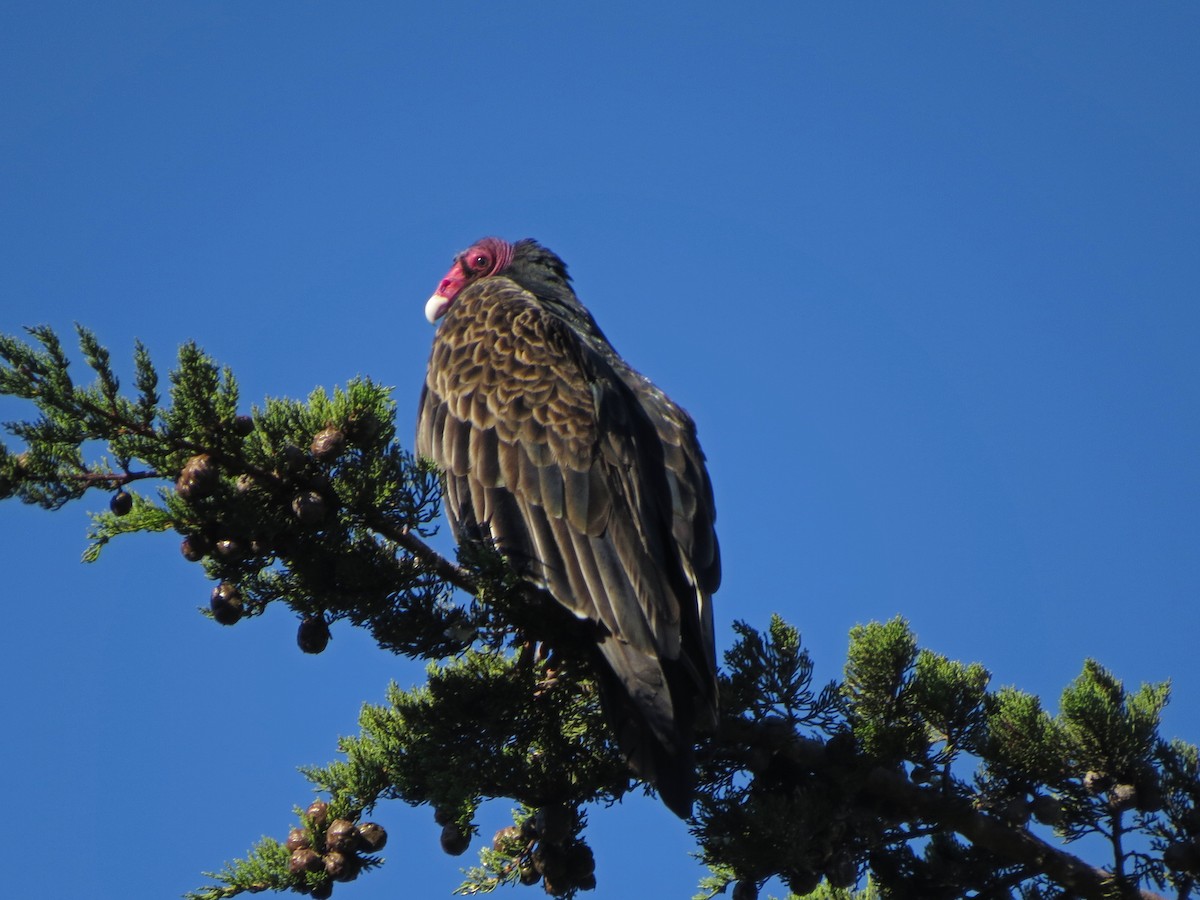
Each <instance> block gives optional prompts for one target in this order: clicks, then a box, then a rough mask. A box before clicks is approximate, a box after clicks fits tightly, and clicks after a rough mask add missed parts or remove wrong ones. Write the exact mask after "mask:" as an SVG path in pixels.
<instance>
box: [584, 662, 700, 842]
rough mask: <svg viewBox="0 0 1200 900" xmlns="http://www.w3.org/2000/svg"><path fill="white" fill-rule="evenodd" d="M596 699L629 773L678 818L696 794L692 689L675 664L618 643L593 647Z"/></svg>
mask: <svg viewBox="0 0 1200 900" xmlns="http://www.w3.org/2000/svg"><path fill="white" fill-rule="evenodd" d="M599 649H600V652H601V655H602V657H603V659H602V661H601V664H600V665H597V666H596V671H597V673H598V674H599V676H600V677H599V684H600V697H601V701H602V703H603V706H604V711H605V714H606V716H607V718H608V720H609V722H610V723H611V725H612V728H613V733H614V736H615V737H616V741H617V746H618V747H619V748H620V750H621V753H622V754H623V755H624V756H625V758H626V760H627V761H628V763H629V767H630V769H631V770H632V771H633V772H634V774H635V775H637V776H638V777H639V778H641V779H642V780H644V781H647V782H649V783H650V784H652V785H654V787H655V789H656V790H657V791H658V794H659V796H660V797H661V798H662V800H663V803H665V804H666V806H667V808H668V809H670V810H671V811H672V812H674V813H675V814H676V815H677V816H679V817H680V818H681V819H687V818H690V817H691V814H692V803H693V799H694V797H695V793H696V756H695V738H696V702H695V697H696V694H697V688H696V685H695V684H694V683H693V679H692V678H691V677H690V676H689V675H688V673H687V671H686V670H685V667H684V666H683V665H682V664H680V663H679V662H676V661H673V660H665V659H661V658H659V657H655V656H650V655H648V654H645V653H643V652H641V651H638V650H635V649H634V648H632V647H630V646H629V645H628V644H625V643H623V642H621V641H618V640H613V639H609V640H605V641H601V642H600V644H599Z"/></svg>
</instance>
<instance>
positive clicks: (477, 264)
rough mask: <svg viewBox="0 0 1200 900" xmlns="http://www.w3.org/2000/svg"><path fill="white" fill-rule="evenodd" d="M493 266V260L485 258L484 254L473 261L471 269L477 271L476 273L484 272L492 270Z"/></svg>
mask: <svg viewBox="0 0 1200 900" xmlns="http://www.w3.org/2000/svg"><path fill="white" fill-rule="evenodd" d="M491 265H492V261H491V259H490V258H489V257H487V256H484V255H483V254H482V253H481V254H479V255H478V256H476V257H475V258H474V259H472V260H471V268H472V269H475V270H476V271H483V270H485V269H489V268H491Z"/></svg>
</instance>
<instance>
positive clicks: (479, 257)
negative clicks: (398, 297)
mask: <svg viewBox="0 0 1200 900" xmlns="http://www.w3.org/2000/svg"><path fill="white" fill-rule="evenodd" d="M512 258H513V246H512V244H510V243H509V242H508V241H505V240H502V239H500V238H496V237H485V238H483V239H481V240H478V241H476V242H475V243H474V244H472V245H471V247H470V249H468V250H464V251H463V252H462V253H460V254H458V256H456V257H455V258H454V265H452V266H451V267H450V271H449V272H447V273H446V277H445V278H443V279H442V282H441V284H439V285H438V289H437V291H436V292H435V293H434V295H433V296H432V297H430V298H429V300H428V302H426V304H425V318H426V319H428V320H429V321H430V322H436V321H437V320H438V319H440V318H441V317H442V316H444V315H445V314H446V311H447V310H448V309H450V307H451V305H452V304H453V303H454V298H455V297H457V296H458V293H459V291H461V290H462V289H463V288H465V287H466V286H467V285H468V284H471V283H472V282H475V281H478V280H479V279H481V278H487V277H488V276H489V275H499V274H500V273H501V272H503V271H504V270H505V269H507V268H508V266H509V264H510V263H511V262H512Z"/></svg>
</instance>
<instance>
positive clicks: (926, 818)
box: [0, 327, 1200, 900]
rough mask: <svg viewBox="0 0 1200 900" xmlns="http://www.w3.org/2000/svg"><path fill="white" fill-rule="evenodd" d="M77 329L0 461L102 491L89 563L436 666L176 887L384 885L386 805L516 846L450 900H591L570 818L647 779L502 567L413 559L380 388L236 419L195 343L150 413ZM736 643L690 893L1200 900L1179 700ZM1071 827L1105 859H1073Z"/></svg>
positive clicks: (589, 868)
mask: <svg viewBox="0 0 1200 900" xmlns="http://www.w3.org/2000/svg"><path fill="white" fill-rule="evenodd" d="M77 338H78V343H79V348H80V353H81V355H82V357H83V360H84V362H85V363H86V365H87V366H88V368H89V369H90V371H91V375H90V383H89V384H87V385H86V386H81V385H78V384H76V383H75V381H74V380H73V378H72V376H71V374H70V371H69V369H70V360H69V358H68V356H67V354H66V352H65V351H64V349H63V347H62V343H61V341H60V340H59V338H58V336H57V335H56V334H55V333H54V332H53V331H51V330H50V329H48V328H44V327H40V328H32V329H29V330H28V338H26V339H21V338H18V337H12V336H6V335H0V360H2V362H0V393H3V394H5V395H9V396H13V397H18V398H23V399H26V400H29V401H31V402H32V403H33V405H34V406H35V407H36V410H37V415H36V417H34V418H31V419H29V420H28V421H20V422H12V423H7V425H6V429H7V431H8V433H9V434H10V435H11V436H12V437H13V438H15V439H16V440H17V441H19V442H20V447H19V448H17V449H10V448H9V447H7V446H5V445H0V499H6V498H16V499H19V500H21V501H22V502H25V503H31V504H37V505H40V506H42V507H43V508H46V509H49V510H55V509H59V508H60V507H62V506H63V505H64V504H65V503H67V502H69V501H71V500H74V499H78V498H79V497H82V496H83V495H84V494H85V493H87V492H88V491H101V492H107V493H109V494H110V495H111V499H110V505H109V510H108V511H107V512H102V513H99V514H97V515H95V516H94V517H93V522H92V525H91V528H90V531H89V544H88V548H87V550H86V552H85V554H84V558H85V559H86V560H88V561H92V560H95V559H97V558H98V557H99V555H100V554H101V552H102V551H103V549H104V547H105V546H106V545H107V544H108V543H109V542H110V541H111V540H113V539H114V538H116V537H118V536H121V535H125V534H132V533H138V532H154V531H167V530H173V531H175V532H176V533H177V534H178V535H179V536H180V541H181V545H180V550H181V552H182V553H183V555H184V556H185V557H186V558H187V559H189V560H192V561H194V562H197V563H199V564H200V565H201V566H202V567H203V570H204V573H205V575H206V576H207V577H208V578H209V579H210V580H211V581H212V582H213V593H212V600H211V603H210V605H209V608H208V609H207V610H205V612H206V614H207V615H209V616H210V617H212V618H213V619H214V620H215V621H217V622H219V623H221V624H223V625H234V626H235V625H236V624H237V623H239V622H240V621H241V620H242V619H243V618H246V617H253V616H256V615H260V614H261V613H262V612H263V611H264V610H265V609H266V608H267V607H268V606H269V605H271V604H273V603H275V604H283V605H285V606H287V607H288V608H290V609H291V610H293V611H294V613H295V614H296V615H297V618H298V619H299V620H300V622H301V624H300V627H299V632H298V634H297V643H298V645H299V650H302V651H304V652H310V653H319V652H320V651H321V650H323V649H324V647H325V644H326V643H327V641H328V639H329V625H330V624H331V623H333V622H335V621H338V620H345V621H348V622H350V623H351V624H353V625H356V626H360V627H363V628H365V629H367V630H368V631H369V632H370V633H371V635H372V636H373V638H374V639H375V641H376V642H377V643H378V644H379V646H380V648H381V649H382V650H384V651H387V652H391V653H398V654H404V655H406V656H410V657H416V658H423V659H426V660H428V661H429V662H428V667H427V680H426V683H425V684H424V685H423V686H420V687H418V688H416V689H413V690H410V691H404V690H401V689H400V688H398V687H396V686H395V685H392V686H391V687H390V689H389V691H388V695H387V701H386V703H384V704H381V705H367V706H365V707H364V708H363V709H362V712H361V715H360V718H359V724H360V728H361V733H360V734H359V735H357V736H355V737H352V738H348V739H345V740H343V741H342V742H341V745H340V749H341V754H342V755H341V758H339V759H338V760H336V761H334V762H331V763H329V764H328V765H326V766H321V767H310V768H307V769H304V770H303V771H304V773H305V775H306V776H307V777H308V779H309V780H310V781H311V782H312V783H313V784H314V785H315V786H316V787H317V788H318V789H319V790H320V791H322V792H324V793H325V795H326V796H327V797H328V799H327V800H323V801H317V802H316V803H313V804H312V805H311V806H309V807H308V808H306V809H303V810H301V809H296V810H294V816H295V819H294V821H293V823H292V825H291V826H290V827H291V831H290V832H289V833H288V836H287V839H286V841H282V842H281V841H279V840H276V839H273V838H264V839H263V840H262V841H261V842H259V844H257V845H256V846H255V847H253V848H252V849H251V850H250V851H249V852H248V854H247V855H246V856H245V857H244V858H243V859H241V860H237V861H235V862H232V863H229V864H227V865H226V866H225V867H224V868H223V869H221V870H220V871H218V872H214V873H209V874H210V877H211V879H212V881H213V882H214V883H213V884H210V885H209V886H207V887H204V888H201V889H199V890H197V891H195V892H193V893H192V894H189V895H188V896H189V897H192V898H197V900H199V898H205V900H215V898H224V897H233V896H236V895H238V894H240V893H243V892H258V891H262V890H268V889H270V890H290V891H294V892H298V893H301V894H307V895H310V896H312V897H316V898H320V897H328V896H330V895H331V893H332V891H333V888H334V885H335V884H337V883H339V882H344V881H350V880H353V879H355V878H358V877H360V876H362V875H364V874H366V873H368V872H370V871H371V870H372V869H374V868H376V867H377V866H379V865H380V864H381V863H382V857H381V856H380V855H379V851H380V850H382V849H383V847H384V845H385V843H386V834H385V833H384V832H383V829H381V828H380V827H379V826H378V825H376V824H374V823H372V822H369V821H366V819H365V817H366V816H368V815H369V814H370V813H371V811H372V810H373V809H374V808H375V806H376V805H377V804H378V803H380V802H381V801H385V800H401V801H403V802H406V803H409V804H414V805H421V804H427V805H429V806H430V807H432V808H433V810H434V817H433V818H434V821H435V823H436V827H438V828H440V829H441V834H442V845H443V848H444V849H446V851H447V852H450V853H456V854H457V853H462V852H464V851H465V850H466V849H467V848H468V845H469V844H471V843H472V842H473V841H474V838H475V834H476V832H477V830H478V828H479V823H478V822H477V821H476V812H477V810H478V807H479V805H480V803H481V802H482V801H483V800H485V799H489V798H496V797H505V798H509V799H510V800H512V801H513V803H514V812H513V824H512V825H508V826H505V827H503V828H501V829H500V830H499V831H497V832H496V834H495V836H494V837H493V838H492V840H491V841H490V842H482V843H484V846H483V847H482V849H481V850H480V859H479V864H478V865H477V866H475V867H473V868H470V869H469V870H468V871H467V872H466V880H465V882H464V883H463V885H461V887H460V890H461V891H463V892H466V893H476V892H481V891H488V890H492V889H493V888H495V887H497V886H499V885H502V884H513V885H515V884H523V885H533V884H540V885H541V886H542V887H543V888H544V890H545V891H546V892H548V893H550V894H552V895H555V896H563V897H571V896H574V895H575V894H576V893H578V892H579V891H582V890H587V889H589V888H591V887H593V886H594V885H595V884H596V880H597V878H602V877H603V865H602V861H601V864H600V865H599V866H598V865H597V862H596V860H595V859H594V858H593V855H592V851H591V849H590V848H589V847H588V844H587V837H586V836H587V811H588V809H589V807H588V804H596V803H601V804H602V803H604V802H607V801H611V800H614V799H617V798H620V797H621V796H623V795H624V794H625V793H627V792H629V791H630V790H643V789H646V788H645V786H643V785H639V784H638V783H636V782H635V781H633V780H632V779H631V776H630V775H629V772H628V770H627V768H626V766H625V764H624V762H623V761H622V759H621V758H620V755H619V753H618V751H617V750H616V748H615V746H614V745H613V743H612V742H611V741H610V739H609V736H608V734H607V733H606V726H605V721H604V717H603V715H602V712H601V709H600V704H599V697H598V695H597V689H596V686H595V684H594V683H593V682H592V681H591V679H590V678H589V674H588V668H587V651H588V642H589V639H588V638H587V637H586V636H584V635H582V634H581V633H580V631H579V626H578V623H575V622H574V621H573V620H572V619H571V618H570V617H569V616H567V615H566V614H562V613H558V612H555V611H556V610H558V609H559V608H558V607H557V605H555V604H552V603H551V604H547V603H544V602H543V598H541V597H539V595H538V593H537V591H535V590H532V589H530V588H529V587H527V586H525V585H524V584H523V583H521V582H520V581H519V580H518V579H517V578H516V577H515V576H514V575H513V573H512V571H511V570H510V569H509V567H508V566H507V565H506V563H505V561H504V560H503V559H502V558H501V557H499V555H498V554H496V553H495V552H493V551H492V550H490V549H489V548H487V547H464V548H462V550H461V552H460V554H459V558H458V560H456V561H452V560H449V559H446V558H443V557H441V556H439V555H438V554H437V553H435V552H434V551H432V550H431V549H430V548H429V546H428V545H427V544H426V543H425V542H424V540H423V538H425V537H427V536H428V535H429V534H430V532H431V530H432V527H433V523H434V522H435V521H436V520H437V518H438V516H439V496H438V483H437V473H436V472H435V471H433V470H432V469H431V468H430V467H429V466H428V465H426V464H425V463H423V462H422V461H420V460H416V459H414V458H413V457H412V455H411V454H409V453H408V452H407V451H406V450H405V449H404V448H403V447H401V446H400V445H399V444H398V443H397V441H396V439H395V406H394V404H393V402H392V400H391V399H390V393H389V390H388V389H387V388H385V387H383V386H380V385H377V384H375V383H374V382H372V381H370V380H368V379H358V380H355V381H351V382H350V383H348V384H347V385H346V386H345V387H344V388H340V389H335V390H334V391H333V392H332V393H329V392H326V391H323V390H317V391H315V392H313V394H311V395H310V396H309V397H308V398H307V400H305V401H304V402H298V401H293V400H285V399H269V400H267V401H265V402H264V403H263V405H262V406H256V407H254V408H252V409H249V410H244V408H243V407H242V406H241V401H240V397H239V393H238V386H237V381H236V379H235V378H234V375H233V373H232V372H231V371H230V370H228V369H224V368H221V367H219V366H218V365H217V364H216V363H215V362H214V361H213V360H212V359H211V358H209V357H208V356H207V355H206V354H205V353H204V352H203V351H202V350H201V349H200V348H198V347H196V346H195V345H194V344H186V345H184V346H183V347H182V348H181V350H180V352H179V356H178V360H177V362H176V365H175V368H174V369H173V370H172V371H171V372H170V374H169V378H168V382H169V391H168V395H167V398H166V400H165V401H164V398H163V396H162V394H161V392H160V379H159V376H158V373H157V371H156V369H155V367H154V365H153V364H152V362H151V360H150V357H149V355H148V353H147V352H146V350H145V348H144V347H142V346H141V345H140V344H139V345H137V346H136V347H135V349H134V372H135V374H134V383H133V391H132V392H131V393H130V394H129V395H128V396H127V395H126V394H125V393H123V392H122V388H121V385H120V383H119V381H118V379H117V377H116V376H115V374H114V373H113V369H112V364H111V360H110V355H109V352H108V351H107V350H106V349H105V348H104V347H102V346H101V345H100V344H99V342H98V341H97V339H96V337H95V336H94V335H93V334H92V333H91V332H90V331H88V330H87V329H85V328H83V327H79V328H78V329H77ZM735 631H736V637H737V640H736V643H735V645H734V647H733V649H732V650H730V651H729V652H728V653H727V654H726V655H725V660H724V662H725V666H724V669H723V672H722V674H721V678H720V689H721V721H720V723H719V727H718V729H717V731H716V733H714V734H711V735H706V736H704V738H703V741H702V743H701V746H700V747H699V748H698V759H699V760H700V772H699V797H698V803H697V809H696V814H695V817H694V819H693V821H692V830H693V833H694V835H695V837H696V840H697V843H698V846H699V852H700V855H701V857H702V858H703V860H704V861H705V863H706V864H707V865H708V866H709V868H710V870H711V875H710V876H709V877H707V878H706V879H705V880H704V881H703V883H702V884H701V886H700V887H701V893H700V894H698V896H699V897H712V896H715V895H716V894H718V893H722V892H729V893H731V894H732V896H733V897H735V898H738V900H750V898H753V897H756V896H757V895H758V893H759V891H760V890H761V889H762V888H763V887H764V886H765V885H767V883H768V882H770V881H771V880H772V879H780V880H781V881H782V883H783V884H784V885H785V886H786V887H787V889H788V890H789V891H790V892H791V894H792V895H794V896H807V897H810V898H820V900H850V898H858V900H875V898H886V897H899V898H905V897H925V898H943V897H944V898H954V897H964V896H978V897H985V896H986V897H1017V896H1020V897H1023V898H1027V900H1033V898H1051V897H1061V898H1066V897H1089V898H1114V897H1120V898H1124V897H1152V896H1157V895H1156V894H1154V891H1156V890H1158V891H1164V890H1165V891H1169V892H1170V894H1171V895H1172V896H1175V897H1180V898H1184V897H1192V896H1196V895H1197V894H1198V893H1200V891H1198V889H1197V878H1200V753H1198V751H1197V749H1196V747H1195V746H1193V745H1191V744H1187V743H1184V742H1181V741H1167V740H1165V739H1164V738H1163V737H1162V736H1161V734H1160V728H1159V724H1160V716H1161V713H1162V710H1163V708H1164V706H1165V705H1166V703H1167V700H1168V696H1169V690H1168V686H1167V685H1166V684H1159V685H1143V686H1141V687H1140V688H1138V689H1137V690H1127V689H1126V688H1125V686H1124V685H1123V684H1122V683H1121V681H1120V680H1119V679H1118V678H1117V677H1116V676H1115V675H1113V674H1112V673H1110V672H1108V671H1107V670H1106V669H1104V668H1103V667H1102V666H1101V665H1099V664H1098V663H1096V662H1095V661H1092V660H1088V661H1086V662H1085V663H1084V666H1083V670H1082V672H1081V674H1080V675H1079V677H1078V678H1077V679H1075V680H1074V681H1073V682H1072V683H1071V684H1070V685H1068V686H1067V687H1066V689H1065V690H1064V691H1063V694H1062V696H1061V698H1060V700H1059V703H1058V710H1059V711H1058V713H1057V714H1051V713H1050V712H1048V711H1047V710H1046V709H1044V708H1043V705H1042V703H1041V701H1040V700H1039V699H1038V698H1036V697H1033V696H1031V695H1029V694H1026V693H1023V692H1021V691H1019V690H1017V689H1016V688H1011V687H1004V688H1000V689H998V690H992V689H991V688H990V685H989V681H990V676H989V673H988V672H987V670H986V669H985V668H984V667H983V666H981V665H979V664H978V663H970V664H963V663H960V662H956V661H953V660H949V659H947V658H945V657H944V656H941V655H939V654H937V653H934V652H932V651H929V650H926V649H922V648H920V647H919V646H918V643H917V639H916V636H915V635H914V634H913V633H912V630H911V629H910V628H909V626H908V625H907V623H905V622H904V621H903V620H901V619H895V620H892V621H890V622H885V623H878V622H876V623H870V624H866V625H862V626H858V627H856V628H855V629H853V630H852V632H851V634H850V645H849V651H848V655H847V661H846V665H845V669H844V675H843V678H842V680H841V682H840V683H833V684H828V685H824V686H815V685H814V684H813V664H812V660H811V659H810V657H809V655H808V653H807V651H806V650H805V649H804V647H803V644H802V641H801V638H800V634H799V632H798V631H797V630H796V629H795V628H793V627H791V626H790V625H788V624H787V623H785V622H784V621H783V620H782V619H780V618H778V617H773V618H772V619H771V621H770V622H769V623H768V625H767V627H766V629H765V630H764V631H759V630H756V629H755V628H753V627H752V626H751V625H749V624H747V623H744V622H739V623H736V625H735ZM281 762H282V763H283V764H286V762H287V761H281ZM590 810H591V813H592V814H601V813H602V807H601V806H592V807H590ZM275 824H276V825H279V826H282V825H284V824H285V823H284V822H283V821H282V820H281V821H280V822H279V823H275ZM1088 835H1092V836H1097V837H1099V838H1100V839H1101V840H1100V842H1099V844H1098V845H1099V846H1103V847H1106V848H1107V850H1106V852H1105V854H1104V856H1103V858H1100V859H1096V860H1086V859H1084V858H1083V857H1081V856H1077V855H1074V854H1073V853H1071V852H1069V850H1068V847H1069V846H1070V842H1071V841H1074V840H1076V839H1077V838H1080V837H1084V836H1088ZM1090 845H1091V846H1096V845H1097V842H1091V844H1090Z"/></svg>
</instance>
